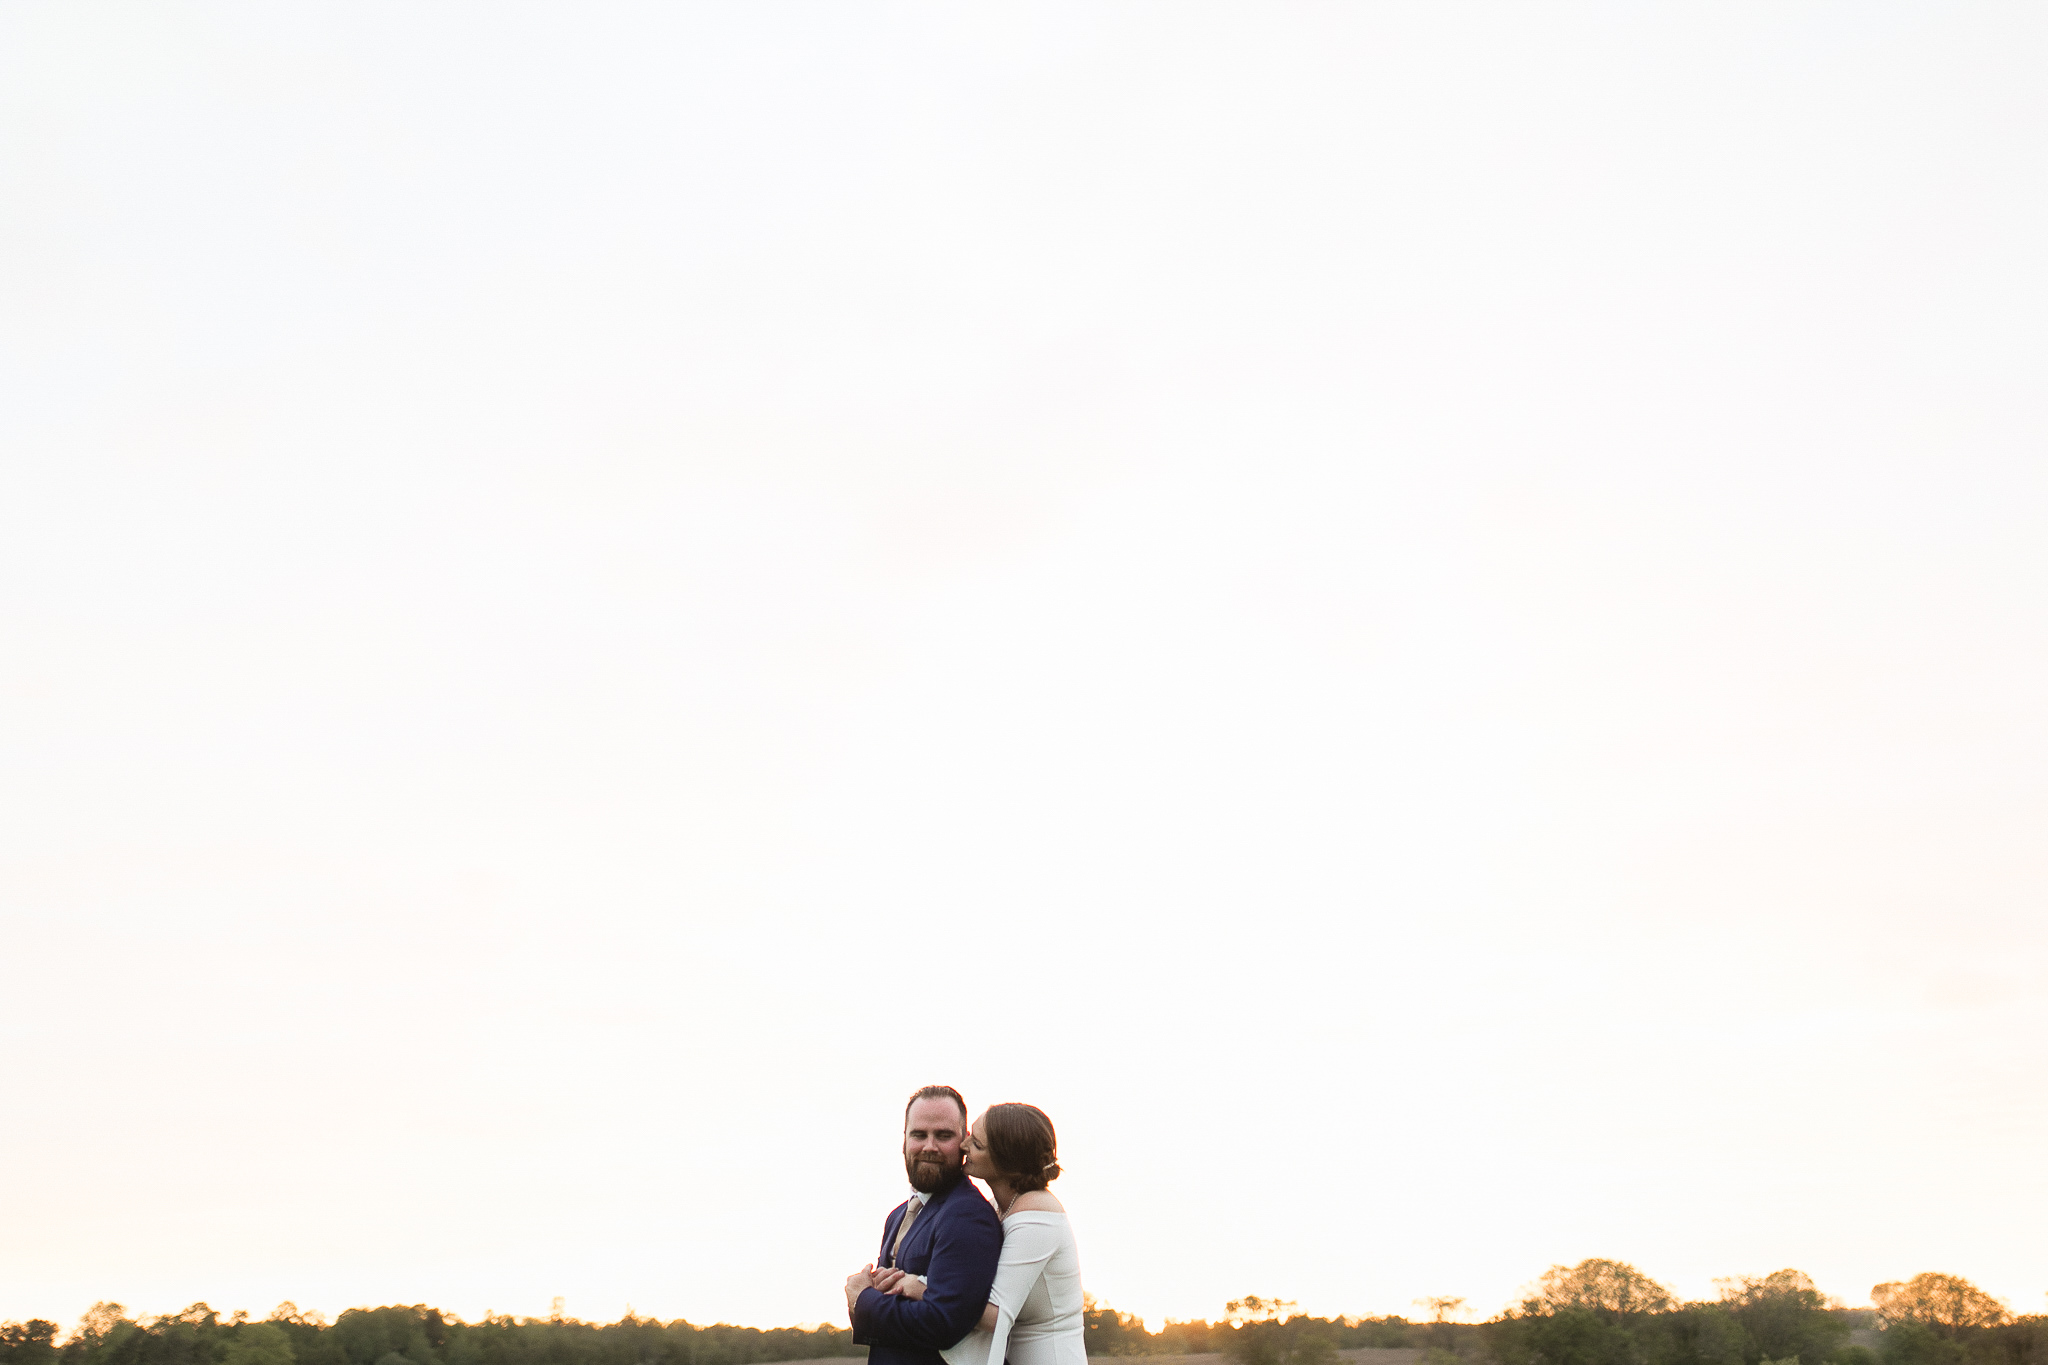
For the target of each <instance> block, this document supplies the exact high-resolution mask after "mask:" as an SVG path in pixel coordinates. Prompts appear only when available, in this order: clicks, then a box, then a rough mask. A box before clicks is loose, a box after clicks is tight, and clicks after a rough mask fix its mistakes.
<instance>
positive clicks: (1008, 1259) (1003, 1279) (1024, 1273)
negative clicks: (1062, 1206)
mask: <svg viewBox="0 0 2048 1365" xmlns="http://www.w3.org/2000/svg"><path fill="white" fill-rule="evenodd" d="M1062 1241H1063V1238H1062V1236H1061V1229H1060V1228H1058V1227H1056V1226H1054V1225H1052V1224H1050V1223H1043V1222H1038V1221H1036V1220H1032V1219H1023V1218H1020V1219H1018V1220H1017V1221H1016V1222H1015V1223H1014V1224H1011V1225H1008V1226H1006V1227H1005V1228H1004V1229H1003V1255H1002V1259H1000V1260H998V1261H997V1262H996V1282H995V1284H994V1286H993V1287H991V1288H990V1290H989V1293H988V1301H989V1302H990V1303H992V1304H994V1305H995V1306H996V1330H995V1336H994V1338H993V1339H992V1340H991V1341H990V1342H989V1348H988V1365H1003V1354H1004V1352H1005V1350H1006V1349H1007V1348H1008V1346H1009V1343H1010V1328H1011V1327H1012V1326H1014V1325H1015V1324H1016V1321H1017V1310H1018V1309H1020V1308H1022V1307H1023V1306H1024V1300H1025V1299H1026V1298H1027V1297H1028V1296H1029V1295H1030V1293H1031V1289H1032V1286H1033V1285H1035V1284H1037V1283H1038V1277H1039V1276H1041V1275H1043V1274H1045V1267H1046V1264H1047V1263H1048V1262H1050V1261H1051V1260H1052V1258H1053V1253H1055V1252H1057V1251H1058V1250H1059V1249H1060V1246H1061V1244H1062Z"/></svg>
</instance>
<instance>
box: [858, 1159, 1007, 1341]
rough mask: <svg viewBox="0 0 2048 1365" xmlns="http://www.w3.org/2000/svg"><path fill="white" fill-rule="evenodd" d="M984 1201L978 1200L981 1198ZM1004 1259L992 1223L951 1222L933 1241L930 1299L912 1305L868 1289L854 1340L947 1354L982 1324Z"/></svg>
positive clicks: (991, 1218) (979, 1220) (942, 1226)
mask: <svg viewBox="0 0 2048 1365" xmlns="http://www.w3.org/2000/svg"><path fill="white" fill-rule="evenodd" d="M977 1198H978V1196H977ZM1002 1254H1003V1229H1002V1225H1001V1224H1000V1223H998V1222H996V1219H995V1214H994V1213H993V1211H991V1212H990V1213H989V1214H988V1216H987V1217H984V1218H974V1217H959V1218H948V1219H946V1220H944V1221H943V1222H942V1223H941V1224H940V1225H939V1227H938V1229H937V1232H936V1233H935V1235H934V1237H933V1239H932V1259H931V1270H930V1271H929V1272H928V1273H927V1274H926V1275H925V1282H924V1297H923V1298H922V1299H906V1298H904V1297H902V1296H901V1295H898V1294H884V1293H882V1292H881V1291H880V1290H878V1289H863V1290H861V1291H860V1298H859V1299H857V1300H855V1301H854V1305H853V1339H854V1340H855V1341H857V1342H867V1343H869V1344H871V1345H879V1346H923V1347H928V1348H930V1349H931V1350H934V1351H943V1350H945V1349H946V1348H947V1347H948V1346H952V1345H956V1344H957V1343H958V1342H959V1341H960V1339H961V1338H962V1337H965V1336H966V1335H967V1334H968V1333H969V1332H971V1331H973V1330H974V1326H975V1324H976V1323H978V1322H980V1321H981V1310H982V1309H983V1308H984V1307H985V1306H987V1304H988V1291H989V1286H990V1285H992V1284H994V1283H995V1278H996V1261H997V1259H998V1258H999V1257H1001V1256H1002Z"/></svg>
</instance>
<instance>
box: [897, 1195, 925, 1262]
mask: <svg viewBox="0 0 2048 1365" xmlns="http://www.w3.org/2000/svg"><path fill="white" fill-rule="evenodd" d="M923 1212H924V1201H923V1200H922V1199H913V1200H911V1201H910V1207H909V1208H907V1209H905V1210H904V1211H903V1221H902V1222H900V1223H898V1224H897V1225H896V1245H894V1246H892V1247H890V1248H889V1260H890V1262H891V1264H893V1263H894V1262H895V1260H896V1253H897V1252H899V1251H901V1250H903V1239H904V1238H905V1237H908V1236H909V1235H910V1225H911V1224H912V1223H915V1222H916V1221H917V1215H919V1214H920V1213H923Z"/></svg>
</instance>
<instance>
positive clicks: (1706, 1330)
mask: <svg viewBox="0 0 2048 1365" xmlns="http://www.w3.org/2000/svg"><path fill="white" fill-rule="evenodd" d="M1717 1283H1718V1285H1719V1287H1720V1292H1719V1295H1718V1297H1716V1298H1714V1299H1711V1300H1706V1301H1701V1302H1692V1303H1687V1302H1681V1301H1680V1300H1679V1299H1678V1298H1677V1297H1676V1296H1675V1295H1673V1294H1672V1293H1671V1291H1670V1290H1669V1289H1667V1288H1665V1287H1664V1286H1663V1285H1661V1284H1658V1283H1657V1282H1656V1281H1655V1280H1652V1279H1651V1278H1650V1277H1649V1276H1647V1275H1644V1274H1643V1273H1642V1272H1641V1271H1639V1270H1637V1269H1636V1268H1635V1267H1634V1266H1631V1265H1628V1264H1626V1263H1624V1262H1620V1261H1606V1260H1598V1259H1594V1260H1588V1261H1582V1262H1580V1263H1579V1264H1578V1265H1575V1266H1552V1267H1551V1268H1550V1269H1549V1270H1548V1271H1546V1272H1545V1273H1544V1274H1543V1276H1542V1278H1541V1279H1539V1280H1538V1281H1537V1283H1536V1284H1535V1285H1534V1286H1532V1287H1531V1289H1530V1291H1529V1292H1528V1294H1527V1296H1526V1297H1525V1298H1524V1299H1523V1300H1522V1301H1521V1302H1520V1303H1519V1304H1518V1305H1516V1306H1515V1307H1513V1308H1510V1309H1508V1310H1507V1311H1505V1312H1502V1313H1500V1314H1498V1315H1496V1316H1495V1317H1494V1318H1493V1319H1491V1320H1490V1321H1487V1322H1479V1323H1466V1322H1457V1321H1453V1320H1452V1319H1454V1318H1456V1317H1457V1316H1459V1310H1461V1309H1462V1307H1463V1305H1464V1301H1463V1300H1462V1299H1455V1298H1438V1299H1429V1300H1424V1301H1422V1302H1423V1303H1424V1305H1425V1306H1426V1307H1428V1308H1429V1309H1430V1310H1431V1311H1430V1317H1431V1319H1432V1320H1430V1321H1410V1320H1408V1319H1407V1318H1405V1317H1400V1316H1390V1317H1381V1318H1359V1317H1339V1318H1317V1317H1310V1316H1308V1315H1305V1314H1302V1313H1300V1312H1297V1311H1296V1307H1297V1305H1295V1304H1294V1303H1292V1302H1290V1301H1288V1300H1285V1299H1273V1298H1261V1297H1259V1296H1257V1295H1248V1296H1246V1297H1245V1298H1242V1299H1236V1300H1233V1301H1231V1302H1230V1303H1228V1304H1226V1305H1224V1314H1223V1316H1222V1317H1220V1318H1217V1319H1216V1320H1214V1321H1209V1320H1203V1319H1195V1320H1190V1321H1185V1322H1183V1321H1177V1320H1174V1319H1168V1320H1167V1322H1166V1324H1165V1325H1164V1326H1163V1327H1162V1328H1161V1329H1160V1330H1159V1331H1157V1332H1151V1331H1147V1330H1146V1328H1145V1325H1144V1323H1143V1322H1141V1321H1139V1320H1138V1319H1137V1318H1135V1317H1133V1316H1131V1315H1129V1314H1126V1313H1120V1312H1118V1311H1117V1310H1116V1309H1114V1308H1111V1307H1109V1306H1107V1305H1106V1304H1102V1303H1099V1302H1097V1301H1096V1300H1094V1299H1093V1298H1090V1299H1089V1300H1087V1306H1086V1309H1085V1311H1084V1314H1083V1317H1084V1321H1085V1327H1086V1336H1087V1346H1088V1353H1089V1354H1090V1355H1092V1356H1144V1355H1183V1354H1186V1355H1200V1354H1209V1353H1218V1354H1222V1355H1224V1356H1227V1357H1228V1358H1229V1359H1230V1360H1231V1361H1232V1362H1234V1365H1337V1354H1338V1352H1340V1351H1346V1350H1351V1349H1353V1348H1356V1347H1411V1348H1419V1349H1420V1350H1421V1351H1422V1352H1423V1358H1422V1360H1421V1361H1420V1362H1419V1363H1418V1365H2048V1316H2042V1315H2034V1316H2025V1317H2015V1316H2014V1315H2013V1314H2012V1313H2010V1312H2009V1311H2008V1310H2007V1308H2006V1305H2004V1304H2003V1303H2000V1302H1999V1301H1998V1300H1997V1299H1994V1298H1992V1297H1991V1296H1990V1295H1989V1294H1986V1293H1984V1292H1983V1291H1982V1290H1980V1289H1978V1288H1977V1287H1976V1286H1975V1285H1972V1284H1971V1283H1970V1282H1969V1281H1967V1280H1964V1279H1960V1278H1958V1277H1956V1276H1953V1275H1939V1274H1925V1275H1916V1276H1914V1277H1913V1278H1912V1279H1911V1280H1905V1281H1899V1282H1895V1283H1890V1284H1881V1285H1878V1286H1876V1287H1875V1288H1874V1289H1872V1290H1871V1302H1872V1303H1873V1304H1874V1305H1875V1307H1874V1308H1864V1309H1852V1308H1844V1307H1843V1306H1842V1305H1841V1304H1839V1303H1836V1302H1834V1301H1833V1300H1830V1299H1829V1298H1827V1297H1826V1296H1825V1295H1823V1294H1822V1293H1821V1292H1820V1291H1819V1290H1818V1289H1816V1288H1815V1287H1814V1284H1813V1281H1812V1280H1811V1279H1809V1278H1808V1277H1807V1276H1805V1275H1804V1274H1802V1273H1800V1272H1799V1271H1797V1270H1780V1271H1777V1272H1775V1273H1774V1274H1770V1275H1763V1276H1757V1277H1754V1278H1751V1277H1738V1278H1734V1279H1728V1280H1722V1281H1718V1282H1717ZM1868 1328H1876V1329H1878V1330H1877V1331H1876V1332H1875V1333H1874V1334H1873V1333H1870V1332H1868V1331H1860V1330H1859V1329H1868ZM60 1336H62V1334H61V1333H60V1332H59V1330H58V1328H57V1326H56V1324H54V1323H50V1322H45V1321H42V1320H40V1319H38V1320H35V1321H31V1322H26V1323H0V1365H762V1363H763V1362H771V1361H785V1360H816V1359H820V1358H824V1357H829V1356H857V1355H865V1354H866V1350H865V1348H863V1347H858V1346H855V1345H854V1344H853V1341H852V1336H851V1333H850V1332H849V1331H848V1330H847V1329H846V1328H844V1327H833V1326H829V1325H821V1326H818V1327H776V1328H759V1327H735V1326H732V1325H731V1324H728V1323H714V1324H711V1325H709V1326H699V1325H696V1324H693V1323H689V1322H686V1321H684V1320H682V1319H680V1318H678V1319H675V1320H674V1321H671V1322H661V1321H658V1320H656V1319H653V1318H642V1317H637V1316H635V1315H633V1314H632V1313H631V1312H628V1314H627V1315H626V1316H625V1317H623V1318H621V1319H619V1320H618V1321H617V1322H612V1323H589V1322H579V1321H577V1320H575V1319H573V1318H567V1317H564V1316H562V1314H561V1312H560V1310H559V1303H558V1305H557V1311H556V1312H555V1313H553V1314H551V1315H550V1316H549V1317H546V1318H513V1317H507V1316H502V1315H491V1316H487V1317H485V1318H484V1319H482V1320H481V1321H479V1322H464V1321H463V1320H462V1319H460V1318H457V1317H453V1316H451V1315H448V1314H444V1313H442V1312H440V1311H439V1310H438V1309H434V1308H429V1307H427V1306H426V1305H424V1304H414V1305H411V1306H409V1307H408V1306H402V1305H401V1306H392V1307H386V1308H353V1309H350V1310H349V1311H347V1312H345V1313H343V1314H341V1315H340V1316H339V1317H338V1318H336V1319H335V1320H334V1321H333V1322H331V1323H330V1322H328V1321H327V1320H326V1319H325V1317H323V1316H322V1315H320V1314H318V1313H302V1312H300V1311H299V1310H298V1309H297V1308H295V1307H294V1306H293V1305H291V1304H289V1303H286V1304H280V1305H279V1306H278V1308H277V1309H276V1311H274V1312H273V1313H271V1314H270V1316H269V1317H267V1318H265V1319H264V1320H262V1321H260V1322H258V1321H253V1320H251V1319H250V1317H249V1315H248V1314H246V1313H235V1314H232V1315H230V1316H228V1317H227V1318H225V1319H224V1318H222V1316H221V1315H220V1314H218V1313H216V1312H215V1311H214V1310H213V1309H211V1308H209V1307H207V1306H206V1305H205V1304H203V1303H200V1304H194V1305H192V1307H190V1308H187V1309H185V1310H184V1311H183V1312H181V1313H173V1314H168V1315H165V1316H161V1317H155V1318H131V1317H130V1316H129V1315H128V1312H127V1310H126V1309H124V1308H122V1307H121V1305H119V1304H112V1303H102V1304H97V1305H95V1306H94V1307H93V1309H92V1311H91V1312H89V1313H87V1314H86V1315H85V1317H84V1318H83V1319H82V1320H81V1321H80V1322H79V1324H78V1327H77V1329H76V1330H75V1331H74V1332H72V1333H71V1334H70V1335H69V1336H68V1337H63V1339H62V1340H61V1341H60V1340H59V1338H60ZM1857 1336H1862V1337H1864V1338H1865V1341H1862V1342H1859V1341H1855V1340H1852V1338H1853V1337H1857Z"/></svg>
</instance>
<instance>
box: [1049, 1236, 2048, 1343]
mask: <svg viewBox="0 0 2048 1365" xmlns="http://www.w3.org/2000/svg"><path fill="white" fill-rule="evenodd" d="M1716 1283H1717V1285H1718V1287H1719V1291H1720V1292H1719V1295H1718V1296H1717V1297H1716V1298H1714V1299H1711V1300H1706V1301H1702V1302H1691V1303H1687V1302H1682V1301H1680V1300H1679V1298H1678V1297H1677V1296H1676V1295H1675V1294H1673V1293H1672V1292H1671V1291H1670V1290H1669V1289H1667V1288H1666V1287H1665V1286H1663V1285H1661V1284H1659V1283H1657V1282H1656V1281H1655V1280H1653V1279H1651V1278H1650V1277H1649V1276H1647V1275H1645V1274H1643V1273H1642V1272H1641V1271H1639V1270H1637V1269H1636V1268H1635V1267H1634V1266H1632V1265H1629V1264H1627V1263H1626V1262H1622V1261H1608V1260H1601V1259H1597V1258H1595V1259H1591V1260H1586V1261H1581V1262H1580V1263H1579V1264H1578V1265H1575V1266H1561V1265H1560V1266H1552V1267H1551V1268H1550V1269H1549V1270H1548V1271H1546V1272H1544V1274H1543V1276H1542V1278H1541V1279H1539V1280H1538V1281H1537V1282H1536V1284H1535V1285H1534V1286H1532V1287H1531V1288H1530V1290H1529V1291H1528V1294H1527V1296H1526V1297H1525V1298H1524V1299H1523V1300H1522V1301H1521V1302H1520V1303H1519V1304H1517V1305H1516V1306H1514V1307H1512V1308H1510V1309H1508V1310H1506V1311H1505V1312H1502V1313H1500V1314H1498V1315H1497V1316H1495V1317H1494V1318H1493V1319H1492V1320H1490V1321H1487V1322H1480V1323H1461V1322H1454V1321H1451V1319H1452V1318H1454V1317H1455V1316H1457V1314H1458V1312H1459V1310H1460V1309H1462V1308H1463V1306H1464V1300H1462V1299H1456V1298H1438V1299H1427V1300H1421V1301H1420V1302H1421V1303H1423V1304H1424V1305H1425V1306H1427V1307H1429V1308H1430V1309H1432V1310H1433V1318H1434V1320H1433V1321H1429V1322H1410V1321H1408V1320H1407V1319H1405V1318H1401V1317H1388V1318H1352V1317H1345V1318H1315V1317H1308V1316H1305V1315H1302V1314H1299V1313H1295V1312H1293V1311H1292V1310H1293V1309H1294V1307H1295V1305H1294V1304H1292V1303H1290V1302H1288V1301H1286V1300H1284V1299H1261V1298H1258V1297H1256V1296H1254V1297H1249V1298H1245V1299H1240V1300H1236V1301H1234V1302H1232V1303H1230V1304H1227V1305H1225V1308H1226V1313H1225V1316H1224V1317H1223V1319H1221V1320H1220V1321H1217V1322H1174V1321H1171V1320H1169V1321H1168V1322H1167V1323H1166V1325H1165V1326H1164V1327H1163V1328H1162V1329H1161V1330H1160V1331H1158V1332H1147V1331H1146V1330H1145V1326H1144V1324H1143V1323H1141V1322H1139V1321H1138V1320H1137V1319H1135V1318H1132V1317H1130V1316H1128V1315H1126V1314H1122V1313H1118V1312H1116V1311H1115V1310H1114V1309H1111V1308H1107V1307H1104V1306H1101V1305H1093V1304H1091V1305H1090V1308H1089V1311H1088V1314H1087V1316H1088V1338H1089V1343H1088V1350H1089V1354H1091V1355H1155V1354H1157V1355H1168V1354H1180V1353H1183V1352H1210V1351H1213V1352H1220V1353H1222V1354H1223V1355H1225V1356H1227V1357H1229V1358H1230V1359H1231V1360H1232V1361H1234V1362H1236V1363H1237V1365H1332V1363H1333V1362H1334V1361H1335V1360H1336V1356H1337V1353H1338V1352H1339V1351H1344V1350H1349V1349H1351V1348H1354V1347H1360V1346H1382V1347H1384V1346H1407V1347H1415V1348H1420V1349H1421V1350H1422V1351H1423V1359H1422V1361H1421V1362H1420V1365H2048V1315H2033V1316H2025V1317H2015V1316H2014V1315H2013V1314H2012V1313H2010V1312H2009V1311H2008V1310H2007V1308H2006V1305H2004V1304H2003V1303H2001V1302H1999V1301H1998V1300H1997V1299H1994V1298H1993V1297H1991V1295H1989V1294H1986V1293H1985V1292H1984V1291H1983V1290H1981V1289H1979V1288H1977V1287H1976V1286H1975V1285H1973V1284H1971V1283H1970V1282H1969V1281H1968V1280H1965V1279H1962V1278H1960V1277H1958V1276H1954V1275H1941V1274H1931V1273H1930V1274H1924V1275H1916V1276H1914V1277H1913V1278H1912V1279H1911V1280H1905V1281H1897V1282H1893V1283H1889V1284H1881V1285H1878V1286H1876V1287H1875V1288H1873V1289H1872V1290H1871V1293H1870V1297H1871V1302H1872V1303H1873V1304H1874V1305H1875V1307H1874V1308H1862V1309H1856V1308H1845V1307H1843V1306H1842V1305H1841V1304H1840V1303H1837V1302H1835V1301H1834V1300H1832V1299H1829V1298H1828V1297H1827V1296H1826V1295H1824V1294H1822V1293H1821V1292H1820V1291H1819V1290H1818V1289H1817V1288H1815V1286H1814V1283H1813V1281H1812V1280H1811V1279H1810V1278H1808V1277H1807V1276H1806V1275H1805V1274H1803V1273H1801V1272H1800V1271H1797V1270H1780V1271H1776V1272H1774V1273H1772V1274H1769V1275H1761V1276H1754V1277H1751V1276H1738V1277H1735V1278H1731V1279H1725V1280H1720V1281H1717V1282H1716ZM1859 1329H1864V1330H1859ZM1868 1329H1875V1331H1874V1332H1873V1331H1871V1330H1868ZM1858 1336H1862V1337H1864V1338H1865V1341H1862V1342H1859V1341H1855V1340H1852V1338H1854V1337H1858Z"/></svg>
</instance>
